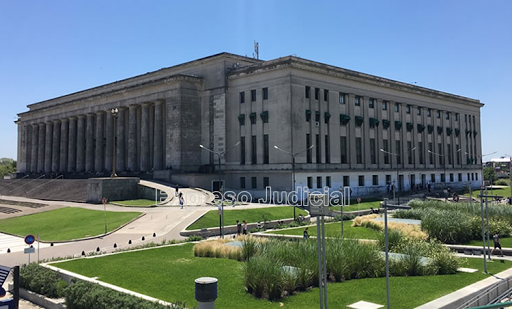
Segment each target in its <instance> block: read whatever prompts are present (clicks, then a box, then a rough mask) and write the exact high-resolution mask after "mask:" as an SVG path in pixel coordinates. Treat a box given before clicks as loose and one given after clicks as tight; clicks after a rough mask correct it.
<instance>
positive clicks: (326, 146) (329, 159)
mask: <svg viewBox="0 0 512 309" xmlns="http://www.w3.org/2000/svg"><path fill="white" fill-rule="evenodd" d="M329 150H330V149H329V135H326V136H325V163H331V153H330V151H329Z"/></svg>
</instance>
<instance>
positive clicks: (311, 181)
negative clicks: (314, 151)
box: [308, 177, 313, 189]
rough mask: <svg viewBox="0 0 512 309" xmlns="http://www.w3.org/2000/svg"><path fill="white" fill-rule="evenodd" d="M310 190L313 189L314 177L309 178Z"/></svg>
mask: <svg viewBox="0 0 512 309" xmlns="http://www.w3.org/2000/svg"><path fill="white" fill-rule="evenodd" d="M308 188H309V189H313V177H308Z"/></svg>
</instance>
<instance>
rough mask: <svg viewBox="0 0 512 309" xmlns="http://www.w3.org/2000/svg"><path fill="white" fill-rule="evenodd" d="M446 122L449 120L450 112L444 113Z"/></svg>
mask: <svg viewBox="0 0 512 309" xmlns="http://www.w3.org/2000/svg"><path fill="white" fill-rule="evenodd" d="M446 120H450V112H446Z"/></svg>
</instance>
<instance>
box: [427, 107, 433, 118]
mask: <svg viewBox="0 0 512 309" xmlns="http://www.w3.org/2000/svg"><path fill="white" fill-rule="evenodd" d="M430 116H432V110H431V109H430V108H429V109H427V117H430Z"/></svg>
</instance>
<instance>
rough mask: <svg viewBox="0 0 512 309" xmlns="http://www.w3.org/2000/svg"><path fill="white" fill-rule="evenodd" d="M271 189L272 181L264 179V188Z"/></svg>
mask: <svg viewBox="0 0 512 309" xmlns="http://www.w3.org/2000/svg"><path fill="white" fill-rule="evenodd" d="M267 187H270V179H269V178H268V177H263V188H267Z"/></svg>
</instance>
